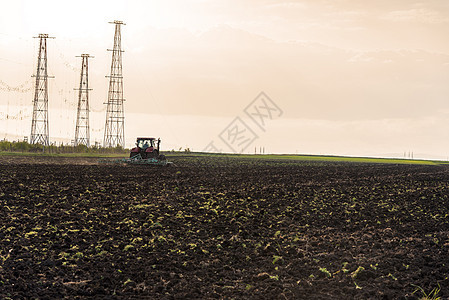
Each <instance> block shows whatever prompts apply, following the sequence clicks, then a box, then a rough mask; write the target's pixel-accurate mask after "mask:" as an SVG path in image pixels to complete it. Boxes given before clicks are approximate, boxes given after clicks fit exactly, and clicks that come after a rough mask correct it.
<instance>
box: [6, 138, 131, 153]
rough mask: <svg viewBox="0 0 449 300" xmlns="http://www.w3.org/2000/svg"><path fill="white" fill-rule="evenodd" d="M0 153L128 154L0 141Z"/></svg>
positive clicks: (68, 146) (122, 149)
mask: <svg viewBox="0 0 449 300" xmlns="http://www.w3.org/2000/svg"><path fill="white" fill-rule="evenodd" d="M0 151H2V152H22V153H25V152H29V153H117V154H121V153H128V149H124V148H123V147H120V146H117V147H114V148H112V147H111V148H104V147H100V146H98V145H95V146H90V147H87V146H85V145H78V146H71V145H64V144H61V145H59V146H57V145H50V146H44V145H42V144H30V143H28V142H25V141H22V142H15V141H13V142H10V141H6V140H3V141H0Z"/></svg>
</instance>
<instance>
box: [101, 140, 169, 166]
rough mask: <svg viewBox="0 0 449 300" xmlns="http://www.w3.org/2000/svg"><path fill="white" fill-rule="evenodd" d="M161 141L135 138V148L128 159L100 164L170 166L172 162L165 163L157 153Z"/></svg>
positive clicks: (103, 160)
mask: <svg viewBox="0 0 449 300" xmlns="http://www.w3.org/2000/svg"><path fill="white" fill-rule="evenodd" d="M160 144H161V139H157V140H156V139H155V138H137V141H136V147H134V148H132V149H131V153H130V154H129V158H120V159H114V160H110V159H101V160H100V161H99V162H100V163H109V164H129V165H153V166H167V167H168V166H170V165H171V164H172V162H169V161H167V158H166V157H165V155H163V154H160V153H159V146H160Z"/></svg>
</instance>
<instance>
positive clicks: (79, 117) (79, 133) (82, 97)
mask: <svg viewBox="0 0 449 300" xmlns="http://www.w3.org/2000/svg"><path fill="white" fill-rule="evenodd" d="M77 57H81V59H82V63H81V75H80V87H79V89H75V90H78V112H77V114H76V129H75V147H76V146H78V145H85V146H86V147H89V146H90V130H89V91H90V90H92V89H89V60H88V59H89V57H93V56H90V55H89V54H81V56H77Z"/></svg>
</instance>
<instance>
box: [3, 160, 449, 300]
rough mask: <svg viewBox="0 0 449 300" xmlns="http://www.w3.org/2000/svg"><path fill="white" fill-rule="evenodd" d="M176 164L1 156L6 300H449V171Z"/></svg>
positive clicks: (285, 163) (227, 162) (236, 162)
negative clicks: (427, 297) (427, 298)
mask: <svg viewBox="0 0 449 300" xmlns="http://www.w3.org/2000/svg"><path fill="white" fill-rule="evenodd" d="M172 160H173V161H174V162H175V164H176V166H174V167H170V168H159V167H147V166H121V165H107V164H106V165H105V164H97V163H96V159H86V158H84V159H75V158H74V159H58V158H51V159H50V158H42V157H40V158H36V157H8V158H6V157H0V170H1V171H0V183H1V185H0V226H1V229H0V298H6V299H7V298H8V297H10V298H12V299H21V298H27V299H29V298H39V299H49V298H52V299H54V298H64V297H67V298H86V297H89V296H93V297H95V298H105V299H115V298H116V299H121V298H133V299H197V298H239V299H260V298H267V299H306V298H307V299H308V298H312V299H370V298H374V299H400V298H408V299H410V298H411V299H413V298H416V299H418V298H419V297H421V296H423V295H424V293H427V294H429V293H430V292H431V291H432V289H434V288H438V286H439V287H441V291H440V292H439V293H438V296H441V297H442V298H449V280H448V276H449V218H448V216H449V199H448V197H449V196H448V195H449V168H448V167H445V166H417V165H383V164H352V163H299V162H288V161H264V160H255V159H237V158H219V157H216V158H198V157H185V158H182V157H177V158H176V157H175V158H172ZM418 287H420V288H422V290H419V291H417V292H416V293H414V291H416V290H417V289H419V288H418Z"/></svg>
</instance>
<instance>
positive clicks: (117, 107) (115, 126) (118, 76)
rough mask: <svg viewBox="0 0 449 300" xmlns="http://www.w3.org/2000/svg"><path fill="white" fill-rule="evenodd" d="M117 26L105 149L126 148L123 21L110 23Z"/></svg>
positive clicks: (105, 130)
mask: <svg viewBox="0 0 449 300" xmlns="http://www.w3.org/2000/svg"><path fill="white" fill-rule="evenodd" d="M110 23H111V24H115V35H114V49H112V50H110V49H108V51H112V63H111V74H110V75H109V76H106V77H109V92H108V102H107V103H106V104H107V109H106V125H105V129H104V145H103V146H104V147H117V146H121V147H124V146H125V130H124V123H125V115H124V110H123V102H124V99H123V76H122V52H124V51H123V50H122V49H121V40H122V38H121V33H120V26H121V25H125V24H124V23H123V22H122V21H114V22H110Z"/></svg>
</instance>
